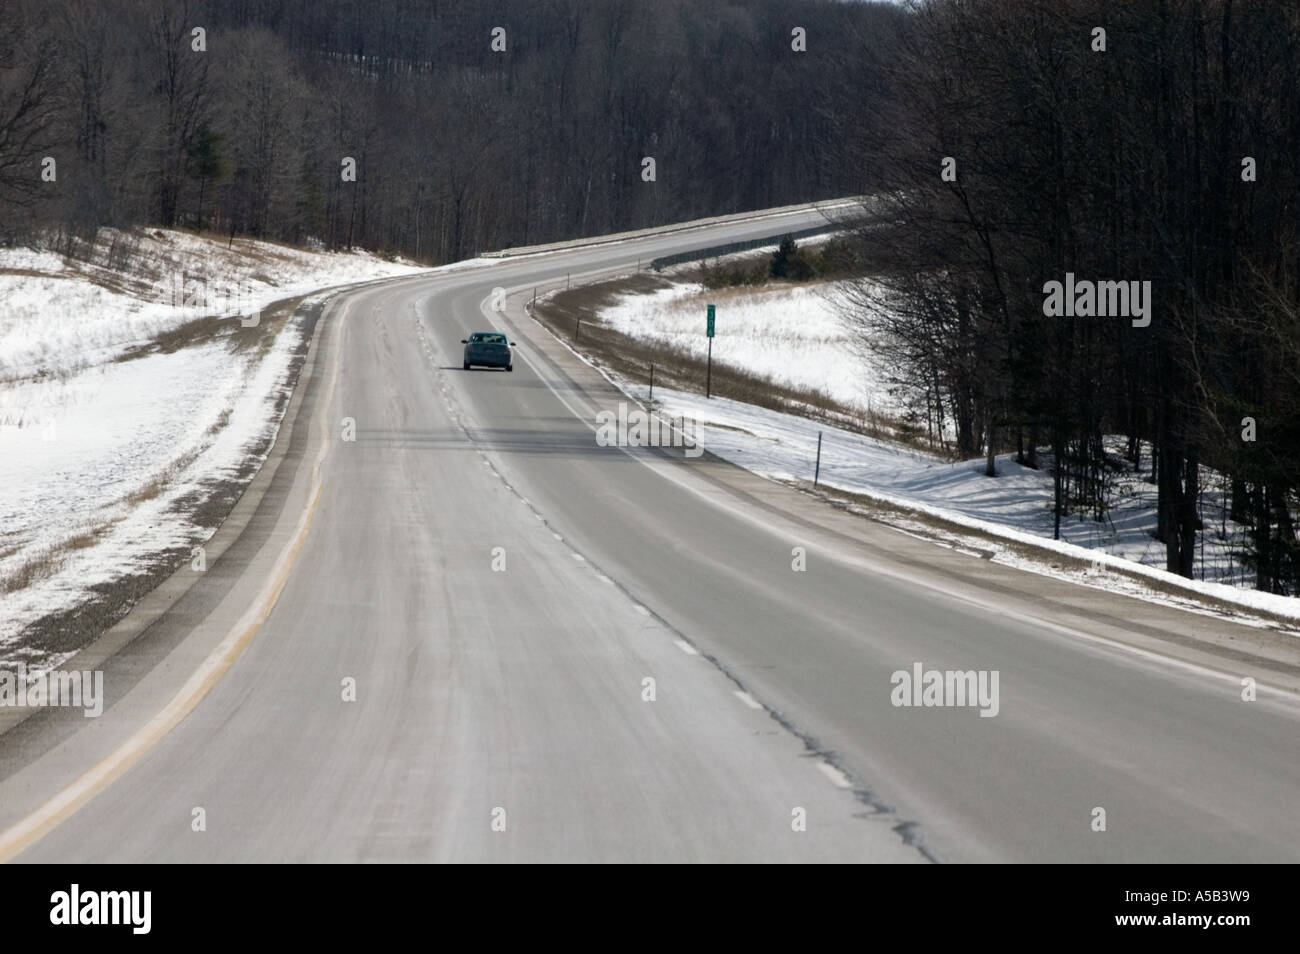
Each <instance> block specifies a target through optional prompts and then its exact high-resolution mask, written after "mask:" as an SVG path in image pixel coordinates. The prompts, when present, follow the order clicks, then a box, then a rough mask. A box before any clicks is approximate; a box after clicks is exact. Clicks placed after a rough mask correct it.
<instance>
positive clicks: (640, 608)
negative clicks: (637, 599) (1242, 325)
mask: <svg viewBox="0 0 1300 954" xmlns="http://www.w3.org/2000/svg"><path fill="white" fill-rule="evenodd" d="M632 608H633V609H634V610H636V611H637V612H638V613H640V614H641V615H642V616H649V615H650V611H649V610H648V609H646V608H645V607H644V606H642V605H641V604H640V603H633V604H632Z"/></svg>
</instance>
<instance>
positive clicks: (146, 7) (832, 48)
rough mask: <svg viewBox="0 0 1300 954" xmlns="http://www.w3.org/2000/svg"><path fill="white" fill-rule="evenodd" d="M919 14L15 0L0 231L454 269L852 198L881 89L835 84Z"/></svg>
mask: <svg viewBox="0 0 1300 954" xmlns="http://www.w3.org/2000/svg"><path fill="white" fill-rule="evenodd" d="M901 16H902V14H901V12H900V11H899V10H898V9H897V8H895V7H893V6H889V5H875V4H843V3H839V2H833V0H793V2H791V0H709V2H700V0H601V2H592V0H487V2H483V0H382V2H373V3H371V2H361V0H208V2H203V0H0V231H2V232H3V233H4V235H0V238H3V237H4V236H6V235H7V236H8V237H9V238H10V239H11V240H12V239H13V238H15V237H16V236H17V235H19V234H20V233H22V232H30V231H31V230H32V229H34V228H40V227H48V226H51V225H54V226H58V227H59V228H65V229H68V230H69V231H71V232H78V231H80V232H85V231H87V230H93V229H94V228H95V227H97V226H101V225H122V224H144V223H157V224H162V225H169V226H176V225H179V226H188V227H202V228H205V229H211V230H215V231H219V232H224V231H231V232H234V233H240V234H247V235H253V236H257V237H266V238H272V239H279V240H286V241H292V242H302V241H306V240H319V241H321V242H322V243H324V244H325V245H326V246H328V247H341V246H355V245H361V246H367V247H371V248H383V249H391V250H394V251H400V252H403V253H405V254H408V255H411V256H415V257H417V258H420V259H422V260H426V261H431V260H437V261H446V260H450V259H455V258H459V257H463V256H466V255H472V254H474V253H475V252H477V251H480V250H483V249H487V248H497V247H502V246H505V245H510V244H524V243H535V242H544V241H550V240H557V239H562V238H566V237H571V236H576V235H581V234H595V233H601V232H608V231H613V230H618V229H624V228H632V227H642V226H648V225H653V224H658V223H663V222H668V221H673V220H681V219H686V218H691V217H696V216H702V215H712V214H719V213H725V212H732V211H741V210H745V209H751V208H762V207H766V206H772V205H778V204H783V203H791V202H797V201H803V200H809V199H816V198H825V197H828V196H834V195H837V194H842V193H843V192H844V191H845V189H846V188H848V187H850V186H852V185H855V184H857V183H858V180H859V179H860V174H859V171H858V170H857V169H856V168H855V167H854V166H853V165H851V164H850V165H847V166H845V165H837V162H838V161H839V160H838V159H837V156H838V155H839V154H838V153H836V152H835V151H834V150H832V149H831V148H830V146H831V145H832V142H831V136H832V134H833V132H834V128H835V124H836V122H837V120H841V119H843V118H844V117H846V116H849V115H851V114H853V113H854V112H857V111H859V110H860V109H861V106H862V92H861V89H859V88H854V87H853V86H852V85H851V84H847V83H838V84H833V85H832V84H827V83H826V82H825V81H824V77H825V74H826V73H827V72H828V71H829V70H830V69H831V68H832V65H833V64H835V63H839V62H843V61H844V60H845V57H846V53H847V52H849V50H850V42H849V38H850V37H857V38H858V40H859V41H860V40H861V38H862V37H864V36H865V37H871V36H873V35H882V36H883V35H885V33H887V32H888V30H887V26H888V24H891V23H893V22H895V21H897V20H898V19H899V18H900V17H901ZM498 27H500V28H501V30H502V31H504V32H503V33H501V34H499V35H498V34H496V33H494V31H495V30H496V28H498ZM796 27H798V28H801V29H802V30H803V31H804V34H805V37H806V39H804V40H803V41H802V43H803V45H805V46H806V50H802V51H800V50H796V49H795V46H796V45H798V43H799V42H800V41H798V40H797V39H796V38H795V36H794V33H793V31H794V30H795V28H796ZM196 29H201V30H202V31H203V32H202V35H201V36H196V34H195V32H194V31H195V30H196ZM494 45H495V47H497V48H494ZM199 47H201V49H200V48H199ZM502 48H503V49H502ZM45 156H51V157H54V158H55V159H56V160H57V179H56V181H55V182H52V183H51V182H45V181H42V179H41V178H40V172H41V167H40V163H41V161H42V159H43V157H45ZM344 157H351V158H352V159H354V160H355V163H356V181H355V182H350V181H344V178H343V170H342V169H341V163H342V160H343V158H344ZM646 157H650V158H653V159H654V160H655V169H654V173H655V181H653V182H647V181H645V180H644V178H643V175H644V166H643V162H642V160H643V159H644V158H646Z"/></svg>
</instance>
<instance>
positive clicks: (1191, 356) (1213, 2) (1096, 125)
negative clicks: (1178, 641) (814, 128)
mask: <svg viewBox="0 0 1300 954" xmlns="http://www.w3.org/2000/svg"><path fill="white" fill-rule="evenodd" d="M899 41H900V42H899V43H898V45H897V46H896V47H894V48H893V55H892V56H888V57H887V63H886V64H885V65H884V67H883V71H884V72H885V73H887V74H888V75H890V76H892V77H894V80H895V82H894V91H895V92H896V93H897V99H888V100H879V101H878V102H881V103H884V104H885V109H886V112H885V115H884V116H883V117H881V119H882V121H883V122H884V124H885V125H887V126H888V128H891V129H893V130H895V131H896V135H894V136H892V137H891V138H890V139H889V140H888V141H887V143H886V144H885V145H884V148H880V149H878V148H873V147H872V146H871V145H863V144H861V143H858V144H856V147H857V148H858V149H859V151H860V153H861V154H863V155H867V154H869V155H870V156H871V159H872V161H874V162H876V163H877V164H878V169H879V173H880V176H881V180H880V181H881V182H882V183H883V189H882V192H883V197H882V199H881V200H880V201H879V202H878V204H877V207H878V208H883V211H884V212H885V217H886V219H887V220H888V221H889V222H890V223H891V224H890V226H888V227H876V228H874V229H872V230H870V231H867V232H864V233H863V240H864V242H865V243H866V246H867V249H868V251H869V253H870V254H871V255H872V258H873V261H874V262H875V263H876V264H877V265H878V266H879V267H880V268H881V269H882V272H883V275H882V282H883V285H884V288H885V293H884V294H883V295H881V294H880V292H879V289H878V288H868V287H865V286H864V288H863V289H862V290H861V293H860V294H858V295H856V296H855V305H856V309H857V314H858V315H859V317H860V318H861V320H862V321H863V324H864V326H865V328H866V329H867V330H868V331H869V333H870V335H871V336H872V337H873V338H874V340H875V341H876V342H877V344H878V346H879V347H880V348H881V349H882V350H883V351H885V352H886V353H887V354H888V356H889V357H890V359H891V360H892V361H893V362H894V363H895V365H896V367H897V368H898V369H899V370H900V371H901V373H902V376H903V377H905V378H906V379H907V380H908V381H910V382H912V383H913V384H914V385H915V386H916V387H917V388H918V389H919V391H920V393H921V395H922V398H924V397H926V396H928V397H929V399H930V401H931V402H932V404H933V405H934V406H936V407H938V408H939V409H941V413H942V414H943V415H944V420H945V421H946V422H947V423H948V424H949V426H950V427H951V428H952V430H954V431H955V433H956V438H957V444H958V446H959V448H960V450H961V451H963V452H964V453H967V454H979V453H981V452H983V453H985V454H987V455H988V468H989V472H990V473H992V470H993V455H994V454H995V453H997V452H1000V451H1004V450H1018V451H1019V455H1020V459H1021V460H1022V462H1026V463H1029V464H1031V465H1033V466H1038V463H1039V461H1038V449H1039V448H1042V449H1044V450H1045V451H1050V455H1051V464H1052V469H1053V473H1054V474H1055V486H1056V515H1057V528H1058V532H1059V521H1060V519H1061V517H1062V516H1063V515H1064V514H1067V513H1071V512H1079V513H1085V514H1088V515H1090V516H1092V517H1094V518H1096V519H1099V520H1100V519H1102V518H1103V516H1104V512H1105V509H1106V506H1107V485H1108V478H1109V475H1111V474H1112V473H1113V468H1112V467H1111V466H1109V465H1110V464H1112V463H1114V462H1113V461H1108V460H1107V457H1106V451H1105V448H1104V447H1103V436H1104V435H1107V434H1124V435H1127V437H1128V456H1129V458H1130V460H1131V462H1132V463H1133V464H1134V465H1140V466H1141V467H1143V468H1144V471H1145V469H1146V468H1149V472H1150V476H1151V478H1152V480H1153V481H1154V482H1155V483H1156V485H1157V487H1158V496H1159V507H1158V526H1157V527H1156V529H1155V532H1156V534H1157V536H1158V538H1159V539H1160V540H1161V541H1163V543H1164V545H1165V550H1166V563H1167V567H1168V569H1170V570H1171V571H1174V572H1177V573H1180V574H1183V575H1185V576H1190V575H1192V573H1193V566H1194V560H1195V548H1196V543H1197V536H1198V532H1200V531H1201V530H1203V528H1202V527H1201V525H1200V516H1199V508H1198V499H1199V496H1200V493H1201V490H1202V488H1201V486H1200V480H1201V475H1202V472H1203V467H1209V468H1213V469H1214V470H1216V471H1218V472H1220V473H1225V474H1228V475H1230V477H1231V482H1232V483H1231V486H1232V498H1231V503H1232V511H1233V516H1234V518H1235V519H1238V520H1241V521H1243V522H1245V523H1247V524H1249V525H1250V526H1251V527H1252V528H1253V546H1252V551H1253V552H1252V553H1251V554H1250V557H1251V559H1252V560H1253V562H1254V568H1255V570H1256V575H1257V585H1258V586H1259V588H1261V589H1265V590H1271V591H1274V592H1279V593H1290V594H1295V593H1300V546H1298V545H1297V542H1296V533H1295V527H1294V525H1293V520H1294V514H1295V513H1296V512H1297V505H1298V504H1300V498H1298V497H1297V494H1298V493H1300V389H1298V388H1297V384H1300V370H1298V368H1300V365H1298V363H1297V355H1298V354H1300V322H1298V318H1300V234H1298V233H1300V109H1298V108H1297V104H1300V6H1297V5H1296V4H1294V3H1293V2H1290V0H1257V2H1250V3H1242V2H1234V0H1140V2H1135V3H1123V4H1117V3H1113V2H1109V0H1053V2H1052V3H1020V2H1011V0H933V2H928V3H926V4H924V5H922V6H921V7H920V9H918V10H917V12H916V15H915V18H914V19H913V20H912V21H910V28H909V29H908V30H906V31H904V32H902V33H900V34H899ZM843 139H844V142H845V144H846V145H847V146H849V147H851V148H852V147H854V146H855V144H854V143H853V140H852V130H851V129H849V130H846V134H845V136H844V137H843ZM1067 273H1072V274H1073V275H1074V276H1076V278H1077V279H1078V280H1091V281H1098V282H1100V281H1125V282H1129V281H1137V282H1150V283H1151V285H1150V288H1151V311H1150V315H1149V318H1148V319H1147V320H1148V321H1149V323H1148V324H1143V320H1142V319H1139V318H1134V319H1132V320H1130V319H1129V318H1127V317H1124V316H1111V317H1100V316H1097V315H1096V314H1094V315H1091V316H1087V315H1085V314H1077V313H1076V314H1059V313H1057V314H1053V315H1049V314H1047V313H1046V312H1047V311H1048V310H1051V308H1050V306H1049V305H1047V304H1046V301H1047V298H1048V294H1049V288H1050V286H1049V285H1048V283H1049V282H1052V281H1058V282H1062V283H1064V282H1065V280H1066V278H1067ZM1135 288H1137V289H1139V290H1140V288H1141V286H1140V285H1139V286H1135ZM1081 304H1082V306H1083V308H1082V310H1083V311H1085V312H1086V311H1087V310H1089V305H1088V304H1087V303H1081ZM1078 310H1079V309H1075V311H1076V312H1077V311H1078ZM1252 422H1253V423H1252ZM1144 446H1145V447H1153V448H1154V452H1153V454H1152V455H1151V456H1150V458H1149V459H1146V460H1142V459H1141V457H1142V455H1141V449H1142V448H1143V447H1144Z"/></svg>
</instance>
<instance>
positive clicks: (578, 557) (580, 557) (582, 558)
mask: <svg viewBox="0 0 1300 954" xmlns="http://www.w3.org/2000/svg"><path fill="white" fill-rule="evenodd" d="M573 558H574V559H575V560H577V561H578V562H579V563H586V562H587V558H586V557H585V556H583V555H582V554H581V553H575V554H573Z"/></svg>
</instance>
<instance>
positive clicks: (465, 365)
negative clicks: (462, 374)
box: [462, 361, 469, 371]
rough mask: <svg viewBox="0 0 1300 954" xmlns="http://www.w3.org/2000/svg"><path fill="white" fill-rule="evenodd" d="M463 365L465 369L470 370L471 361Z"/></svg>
mask: <svg viewBox="0 0 1300 954" xmlns="http://www.w3.org/2000/svg"><path fill="white" fill-rule="evenodd" d="M462 367H464V369H465V370H466V371H468V370H469V362H468V361H466V362H465V364H464V365H462Z"/></svg>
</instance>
